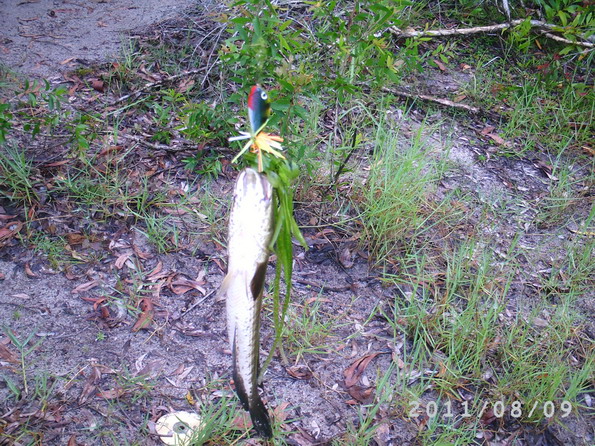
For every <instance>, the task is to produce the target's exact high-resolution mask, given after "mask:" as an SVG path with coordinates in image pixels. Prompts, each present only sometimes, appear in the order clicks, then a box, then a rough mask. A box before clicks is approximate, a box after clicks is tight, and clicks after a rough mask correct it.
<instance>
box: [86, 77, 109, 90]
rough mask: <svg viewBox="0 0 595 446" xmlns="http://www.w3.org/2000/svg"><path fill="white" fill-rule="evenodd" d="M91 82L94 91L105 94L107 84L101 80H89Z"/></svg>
mask: <svg viewBox="0 0 595 446" xmlns="http://www.w3.org/2000/svg"><path fill="white" fill-rule="evenodd" d="M89 82H90V83H91V88H93V90H95V91H98V92H100V93H103V91H104V90H105V84H104V83H103V81H102V80H101V79H89Z"/></svg>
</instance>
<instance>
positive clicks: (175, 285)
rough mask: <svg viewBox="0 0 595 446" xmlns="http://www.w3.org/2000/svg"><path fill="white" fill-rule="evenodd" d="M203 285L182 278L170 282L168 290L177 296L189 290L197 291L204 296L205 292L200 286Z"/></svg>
mask: <svg viewBox="0 0 595 446" xmlns="http://www.w3.org/2000/svg"><path fill="white" fill-rule="evenodd" d="M203 284H204V282H197V281H196V280H190V279H186V278H182V279H178V280H174V281H173V282H171V283H170V284H169V289H170V290H172V291H173V292H174V293H175V294H178V295H180V294H184V293H187V292H188V291H190V290H198V291H200V292H201V293H202V294H206V292H207V291H206V290H205V289H204V288H203V287H202V286H201V285H203Z"/></svg>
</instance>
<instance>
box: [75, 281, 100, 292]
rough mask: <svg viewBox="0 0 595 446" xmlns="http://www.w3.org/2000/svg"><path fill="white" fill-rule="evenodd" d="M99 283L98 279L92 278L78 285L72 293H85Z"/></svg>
mask: <svg viewBox="0 0 595 446" xmlns="http://www.w3.org/2000/svg"><path fill="white" fill-rule="evenodd" d="M97 285H98V283H97V281H96V280H91V281H89V282H85V283H82V284H80V285H79V286H77V287H76V288H75V289H73V290H72V291H71V293H72V294H77V293H84V292H85V291H89V290H90V289H91V288H95V287H96V286H97Z"/></svg>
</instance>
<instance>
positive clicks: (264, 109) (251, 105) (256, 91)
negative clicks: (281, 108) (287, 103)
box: [248, 85, 271, 134]
mask: <svg viewBox="0 0 595 446" xmlns="http://www.w3.org/2000/svg"><path fill="white" fill-rule="evenodd" d="M270 115H271V104H270V102H269V97H268V95H267V94H266V91H264V90H263V89H262V88H260V85H254V86H253V87H252V89H251V90H250V94H249V95H248V118H249V119H250V126H251V127H252V133H253V134H255V133H256V132H257V131H258V129H259V128H260V127H262V125H263V124H264V123H265V122H266V120H267V119H268V118H269V116H270Z"/></svg>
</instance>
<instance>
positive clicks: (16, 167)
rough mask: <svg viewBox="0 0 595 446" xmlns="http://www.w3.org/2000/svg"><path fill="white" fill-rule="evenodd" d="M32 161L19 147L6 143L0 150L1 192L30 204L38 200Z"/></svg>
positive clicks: (12, 198) (15, 199)
mask: <svg viewBox="0 0 595 446" xmlns="http://www.w3.org/2000/svg"><path fill="white" fill-rule="evenodd" d="M33 173H34V171H33V165H32V162H31V161H30V160H29V159H27V156H26V155H25V152H24V151H23V150H21V149H19V148H18V147H15V146H11V145H6V146H4V147H3V149H2V150H0V194H1V195H2V196H4V197H6V198H8V199H10V200H14V201H17V202H18V201H21V202H23V203H25V204H26V205H28V206H30V205H31V204H33V202H34V201H36V200H37V193H36V191H35V187H34V181H35V180H34V176H33Z"/></svg>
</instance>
